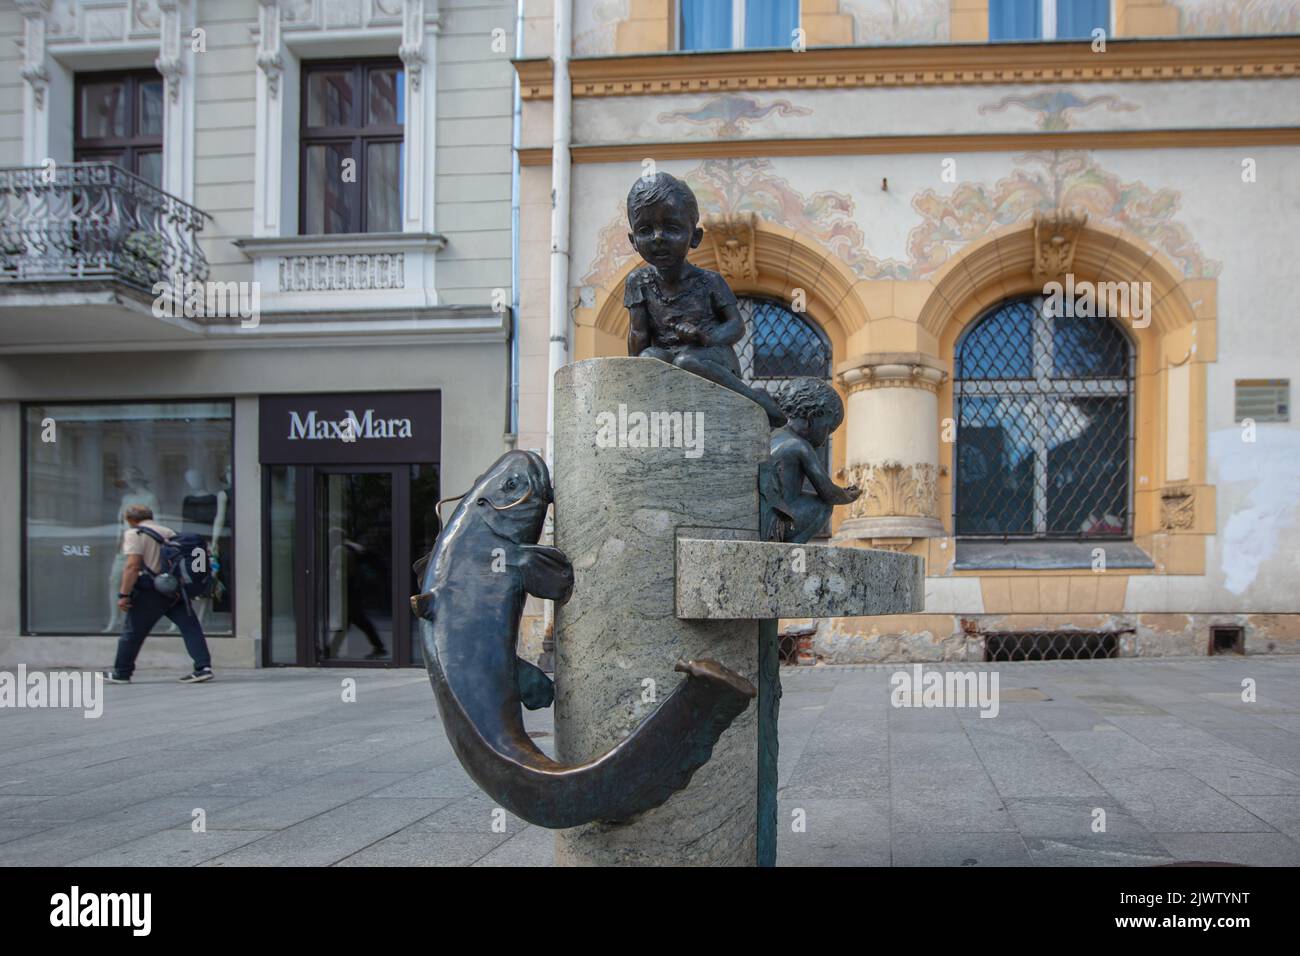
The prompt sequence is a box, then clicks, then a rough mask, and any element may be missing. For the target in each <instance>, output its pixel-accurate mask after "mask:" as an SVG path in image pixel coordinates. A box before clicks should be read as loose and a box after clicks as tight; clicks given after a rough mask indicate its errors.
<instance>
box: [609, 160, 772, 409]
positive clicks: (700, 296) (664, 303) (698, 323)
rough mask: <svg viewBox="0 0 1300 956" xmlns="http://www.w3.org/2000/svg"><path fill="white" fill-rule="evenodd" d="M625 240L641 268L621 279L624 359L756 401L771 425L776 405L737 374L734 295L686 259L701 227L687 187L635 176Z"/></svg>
mask: <svg viewBox="0 0 1300 956" xmlns="http://www.w3.org/2000/svg"><path fill="white" fill-rule="evenodd" d="M627 218H628V223H629V225H630V226H631V227H632V231H631V232H629V233H628V239H629V240H630V241H631V243H632V245H633V247H634V248H635V249H636V251H637V252H639V253H640V254H641V257H642V258H643V259H645V261H646V262H647V263H648V264H647V265H645V266H643V267H641V268H640V269H636V270H634V271H633V272H632V273H631V274H629V275H628V277H627V284H626V286H625V287H624V292H623V304H624V305H625V306H626V307H627V310H628V314H629V316H630V321H629V324H628V334H627V351H628V354H629V355H633V356H644V357H646V358H657V359H660V360H661V361H664V362H668V363H670V364H672V365H676V366H677V367H678V368H680V369H685V370H686V371H688V372H694V373H695V374H696V375H699V376H701V377H702V378H707V379H708V380H709V381H711V382H714V383H716V384H718V385H721V386H722V387H723V388H729V389H731V390H732V391H733V392H738V393H739V394H741V395H744V396H745V397H746V398H749V399H752V400H753V401H755V402H757V403H758V404H759V405H760V406H761V407H762V409H763V411H765V412H766V413H767V417H768V421H769V422H770V423H771V425H772V426H773V427H774V428H775V427H777V426H779V425H782V424H784V423H785V415H784V414H783V413H782V411H781V408H780V406H779V405H778V404H777V402H776V400H775V399H774V398H773V397H772V396H771V395H769V394H768V393H767V392H766V391H764V390H763V389H761V388H751V387H750V386H748V385H746V384H745V382H744V380H743V379H742V378H741V377H740V362H739V361H738V360H737V358H736V351H735V349H734V348H732V346H733V345H735V344H736V343H737V342H739V341H740V340H741V338H743V337H744V334H745V320H744V319H742V318H741V316H740V310H739V309H738V308H737V306H736V297H735V295H733V294H732V291H731V289H730V288H729V287H728V286H727V283H726V281H725V280H724V279H723V278H722V276H720V275H718V273H716V272H711V271H709V270H708V269H701V268H699V267H698V266H694V265H692V264H691V263H689V262H687V261H686V254H687V253H688V252H689V251H690V250H691V249H694V248H695V247H696V246H698V245H699V244H700V240H701V239H703V238H704V230H703V229H701V228H700V226H699V219H700V211H699V206H698V204H697V203H696V201H695V194H694V193H692V192H691V190H690V187H689V186H687V185H686V184H685V183H684V182H682V181H681V180H679V179H676V178H674V177H673V176H670V175H669V174H668V173H662V172H661V173H657V174H655V175H654V176H643V177H641V178H639V179H638V180H637V181H636V183H635V184H634V185H633V186H632V189H631V191H630V192H629V193H628V194H627Z"/></svg>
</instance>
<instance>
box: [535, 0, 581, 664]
mask: <svg viewBox="0 0 1300 956" xmlns="http://www.w3.org/2000/svg"><path fill="white" fill-rule="evenodd" d="M553 15H554V18H555V21H554V22H555V37H554V49H553V51H552V53H551V61H552V63H553V64H554V80H553V82H552V90H553V92H552V96H551V108H552V113H551V283H550V290H551V300H550V306H551V308H550V317H551V338H550V345H549V348H548V349H547V363H546V463H547V465H548V466H550V468H551V471H552V474H554V470H555V373H556V372H558V371H559V370H560V368H561V367H562V366H563V365H564V364H565V363H566V362H568V360H569V139H570V135H571V132H572V124H571V120H572V106H573V91H572V89H571V87H570V85H569V53H570V51H571V50H572V47H573V20H572V16H573V3H572V0H555V4H554V14H553ZM542 622H543V625H544V631H543V638H542V657H541V660H540V661H538V666H540V667H541V668H542V670H544V671H553V670H554V666H555V665H554V661H555V602H554V601H546V602H545V609H544V611H543V616H542Z"/></svg>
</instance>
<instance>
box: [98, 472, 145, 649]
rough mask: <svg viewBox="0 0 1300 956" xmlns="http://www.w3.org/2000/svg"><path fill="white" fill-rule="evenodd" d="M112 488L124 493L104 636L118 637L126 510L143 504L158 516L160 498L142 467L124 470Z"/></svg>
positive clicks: (128, 527) (120, 621)
mask: <svg viewBox="0 0 1300 956" xmlns="http://www.w3.org/2000/svg"><path fill="white" fill-rule="evenodd" d="M113 487H114V488H117V489H118V490H120V491H121V492H122V500H121V502H120V503H119V504H118V506H117V543H116V545H115V551H116V555H115V557H114V558H113V569H112V570H111V571H110V572H109V574H108V623H107V624H106V625H104V633H105V634H116V633H118V632H120V631H121V630H122V618H123V612H122V609H121V608H119V607H118V606H117V602H118V598H117V592H118V589H119V586H120V585H121V583H122V569H123V568H124V567H126V555H125V554H124V553H123V551H122V546H123V544H124V543H125V539H124V537H123V536H124V535H125V534H126V533H127V532H128V531H130V530H131V526H130V525H129V524H127V522H126V509H127V508H129V507H131V506H132V505H144V506H145V507H146V508H148V509H149V510H150V511H152V512H154V513H155V514H157V513H158V496H157V495H155V494H154V493H153V492H152V491H150V490H149V479H148V478H146V477H145V476H144V472H142V471H141V470H140V469H139V468H137V467H135V466H134V465H132V466H131V467H130V468H127V469H125V470H124V471H123V473H122V474H121V475H119V476H118V478H117V480H116V481H114V482H113Z"/></svg>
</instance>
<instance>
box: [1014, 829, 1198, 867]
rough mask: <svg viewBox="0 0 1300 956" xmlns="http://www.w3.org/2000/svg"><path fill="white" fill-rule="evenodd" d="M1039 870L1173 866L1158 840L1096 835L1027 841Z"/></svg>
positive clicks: (1105, 834)
mask: <svg viewBox="0 0 1300 956" xmlns="http://www.w3.org/2000/svg"><path fill="white" fill-rule="evenodd" d="M1025 846H1026V847H1028V848H1029V856H1030V859H1032V860H1033V862H1034V865H1035V866H1159V865H1161V864H1165V863H1170V862H1173V857H1172V856H1171V855H1170V853H1169V852H1168V851H1167V850H1166V849H1165V848H1164V847H1163V846H1161V845H1160V844H1159V843H1158V842H1157V841H1156V839H1155V838H1154V837H1152V836H1150V835H1142V834H1135V833H1093V834H1090V835H1088V836H1077V837H1064V836H1062V837H1025Z"/></svg>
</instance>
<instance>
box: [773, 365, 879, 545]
mask: <svg viewBox="0 0 1300 956" xmlns="http://www.w3.org/2000/svg"><path fill="white" fill-rule="evenodd" d="M781 407H782V408H783V409H784V410H785V414H786V416H787V418H788V419H789V421H788V422H787V424H786V426H785V427H784V428H778V429H777V430H776V431H774V432H772V445H771V459H770V460H771V468H772V470H773V471H774V472H775V474H776V482H775V484H776V495H778V496H779V499H778V500H776V501H774V502H772V506H771V507H772V509H774V510H775V511H776V515H774V516H773V517H774V519H775V520H777V521H780V522H781V524H782V526H781V527H780V528H777V529H774V530H775V533H772V532H769V537H768V540H781V541H786V542H789V543H792V544H804V543H805V542H807V541H808V540H809V539H810V538H812V536H813V535H815V534H817V532H819V531H820V530H821V529H822V528H823V527H825V525H826V522H827V521H828V520H829V519H830V516H831V510H832V509H833V508H834V507H835V506H836V505H847V504H850V503H852V502H854V501H857V500H858V496H859V495H861V494H862V490H861V489H860V488H858V487H857V485H850V486H849V487H848V488H841V487H840V486H839V485H837V484H835V482H833V481H831V476H830V475H829V474H828V473H827V471H826V468H825V466H824V465H823V464H822V457H821V447H822V445H824V444H826V439H827V438H829V437H830V434H831V432H833V431H835V429H836V428H838V427H839V425H840V422H842V421H843V420H844V403H843V402H842V401H840V396H839V395H838V394H837V393H836V391H835V389H833V388H831V386H830V385H828V384H827V383H825V382H823V381H821V380H820V379H816V378H796V379H793V380H791V381H790V382H787V383H786V386H785V388H784V389H783V390H782V392H781ZM805 481H806V482H807V484H809V485H811V486H812V491H804V483H805ZM782 513H784V515H788V516H790V517H792V518H793V522H787V521H785V520H783V517H782ZM765 530H766V529H765Z"/></svg>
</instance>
